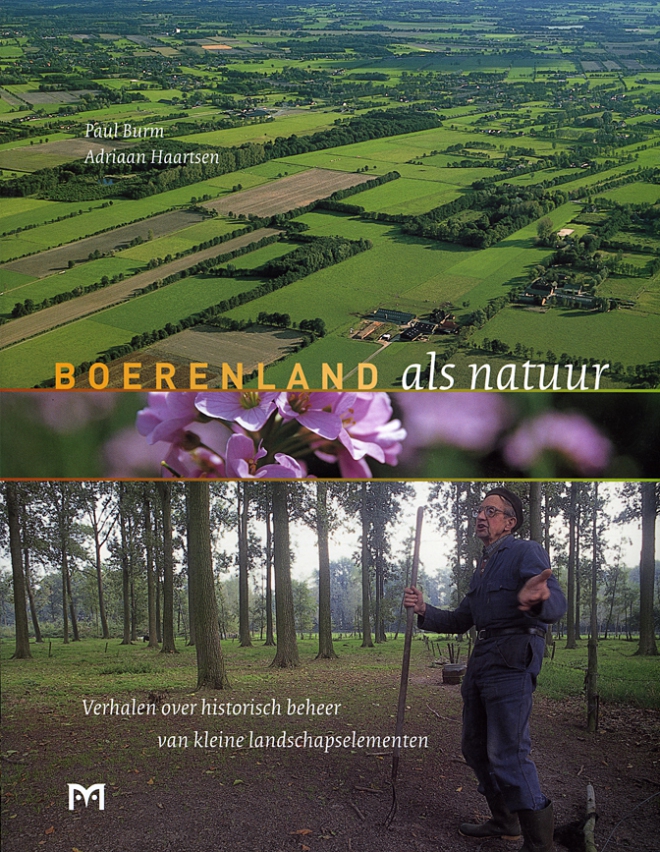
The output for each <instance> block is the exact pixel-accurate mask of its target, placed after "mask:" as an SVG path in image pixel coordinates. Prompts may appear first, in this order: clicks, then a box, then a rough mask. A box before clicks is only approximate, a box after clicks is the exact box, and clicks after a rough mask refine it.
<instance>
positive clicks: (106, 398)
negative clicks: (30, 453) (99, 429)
mask: <svg viewBox="0 0 660 852" xmlns="http://www.w3.org/2000/svg"><path fill="white" fill-rule="evenodd" d="M21 395H22V394H21ZM30 396H31V397H32V398H33V399H34V400H35V401H36V404H37V411H38V413H39V416H40V418H41V420H42V421H43V422H44V423H45V424H46V426H48V427H50V428H51V429H53V430H54V431H55V432H74V431H75V430H76V429H80V428H82V427H83V426H86V425H87V424H88V423H89V422H90V421H93V420H101V419H103V418H104V417H106V416H107V415H108V414H110V413H111V411H112V410H113V408H114V407H115V405H116V403H117V396H116V395H115V394H113V393H108V392H107V391H67V392H66V393H61V392H57V393H36V394H30Z"/></svg>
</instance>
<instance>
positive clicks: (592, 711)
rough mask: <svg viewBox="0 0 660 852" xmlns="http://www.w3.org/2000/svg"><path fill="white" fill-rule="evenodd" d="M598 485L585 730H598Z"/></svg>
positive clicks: (593, 515)
mask: <svg viewBox="0 0 660 852" xmlns="http://www.w3.org/2000/svg"><path fill="white" fill-rule="evenodd" d="M598 509H599V505H598V483H597V482H594V493H593V505H592V508H591V607H590V617H589V642H588V648H587V674H586V677H585V685H586V690H587V730H588V731H590V732H591V733H594V732H595V731H597V730H598V569H599V567H600V565H599V563H600V558H599V555H600V549H599V545H598Z"/></svg>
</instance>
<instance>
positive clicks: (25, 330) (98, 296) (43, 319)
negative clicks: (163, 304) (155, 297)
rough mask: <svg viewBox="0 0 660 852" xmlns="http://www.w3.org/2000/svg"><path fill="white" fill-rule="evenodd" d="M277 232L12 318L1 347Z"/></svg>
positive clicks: (244, 238) (265, 232) (269, 230)
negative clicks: (36, 311) (18, 317)
mask: <svg viewBox="0 0 660 852" xmlns="http://www.w3.org/2000/svg"><path fill="white" fill-rule="evenodd" d="M278 233H280V232H279V231H276V230H275V229H273V228H262V229H260V230H258V231H251V232H250V233H249V234H244V235H243V236H242V237H236V239H233V240H228V241H227V242H226V243H222V244H221V245H219V246H213V247H212V248H209V249H205V250H204V251H200V252H197V253H196V254H190V255H188V256H187V257H182V258H180V259H179V260H173V261H172V263H166V264H164V265H163V266H159V267H157V268H156V269H150V270H149V271H148V272H141V273H140V274H139V275H134V276H133V277H132V278H129V279H127V280H126V281H120V282H118V283H117V284H112V285H111V286H110V287H105V288H104V289H103V290H97V291H96V292H95V293H89V294H88V295H87V296H80V297H78V298H77V299H71V301H69V302H62V304H60V305H54V306H53V307H52V308H45V309H44V310H43V311H39V312H38V313H36V314H31V315H30V316H26V317H21V318H20V319H16V320H12V321H11V322H9V323H7V324H6V325H4V326H3V327H2V337H1V346H2V348H3V349H4V348H6V347H7V346H12V345H13V344H15V343H18V342H19V341H21V340H25V339H26V338H28V337H35V336H36V335H37V334H43V333H44V332H46V331H50V329H52V328H57V326H60V325H64V324H65V323H69V322H72V321H73V320H77V319H81V318H82V317H85V316H88V315H89V314H94V313H96V312H97V311H101V310H104V309H105V308H109V307H111V306H112V305H116V304H117V303H119V302H123V301H125V300H126V299H128V298H130V296H131V295H132V294H133V293H134V292H135V290H139V289H141V288H143V287H147V286H148V285H149V284H153V282H154V281H156V280H157V279H158V278H167V276H168V275H173V274H174V273H175V272H181V270H183V269H189V268H190V267H191V266H194V265H195V264H196V263H199V262H200V261H202V260H207V259H208V258H210V257H217V256H218V255H221V254H226V253H227V252H230V251H235V250H236V249H238V248H242V247H243V246H247V245H250V243H254V242H257V241H258V240H261V239H263V238H264V237H270V236H272V235H273V234H278Z"/></svg>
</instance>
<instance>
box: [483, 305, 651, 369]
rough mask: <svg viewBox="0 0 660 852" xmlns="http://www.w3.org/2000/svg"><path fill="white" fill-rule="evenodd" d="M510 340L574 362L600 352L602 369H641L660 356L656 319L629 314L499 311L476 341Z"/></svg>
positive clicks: (514, 309) (567, 311)
mask: <svg viewBox="0 0 660 852" xmlns="http://www.w3.org/2000/svg"><path fill="white" fill-rule="evenodd" d="M484 337H489V338H491V339H493V338H499V339H500V340H506V341H507V342H508V343H509V345H510V346H512V345H514V344H515V343H521V344H522V345H523V346H532V347H534V348H538V349H539V350H540V351H542V352H543V353H545V352H546V351H547V350H551V351H552V352H554V353H555V354H556V355H557V356H559V355H561V354H562V353H563V352H566V353H567V354H568V355H569V356H570V357H571V358H573V359H575V360H578V359H579V360H581V361H582V360H586V358H587V355H586V353H587V352H597V353H598V360H599V361H600V362H601V363H604V362H606V361H609V363H610V364H613V363H615V362H616V361H620V362H621V363H622V364H623V365H624V366H627V365H628V364H642V363H645V362H646V361H647V360H648V358H649V353H653V352H655V353H657V352H660V323H658V317H657V315H654V314H646V315H644V314H641V313H637V312H633V311H628V310H619V311H611V312H609V313H593V312H588V311H580V310H569V309H566V308H552V309H551V310H549V311H548V312H547V313H538V312H535V311H530V310H526V309H524V308H520V307H509V308H505V309H504V310H503V311H500V313H499V314H497V316H495V317H494V318H493V319H492V320H490V322H489V323H488V324H487V325H486V326H485V328H484V329H482V330H481V331H480V332H479V333H477V334H476V335H475V337H474V341H475V343H477V344H479V343H480V342H481V341H482V340H483V338H484Z"/></svg>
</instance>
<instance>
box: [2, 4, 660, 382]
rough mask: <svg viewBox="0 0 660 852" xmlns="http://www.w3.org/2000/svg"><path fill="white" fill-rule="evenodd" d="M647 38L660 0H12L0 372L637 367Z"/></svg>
mask: <svg viewBox="0 0 660 852" xmlns="http://www.w3.org/2000/svg"><path fill="white" fill-rule="evenodd" d="M659 33H660V7H659V5H658V3H657V2H632V3H624V2H609V0H605V2H601V3H595V2H593V3H592V2H587V0H567V2H564V3H550V2H546V0H531V2H522V3H514V2H510V0H491V2H469V0H461V2H442V0H437V2H436V0H425V2H415V3H412V2H407V0H392V2H390V0H383V2H353V3H343V2H337V3H323V4H315V3H314V2H308V3H297V2H264V3H259V4H250V3H244V2H235V0H226V2H210V3H202V2H195V0H181V2H177V3H172V2H167V0H158V2H152V3H139V4H138V3H128V2H122V1H121V0H120V1H119V2H106V3H99V2H96V0H91V2H85V3H82V2H80V3H77V2H63V3H60V4H57V5H53V4H50V3H47V4H44V3H38V2H31V0H25V2H21V0H9V2H7V3H5V4H4V5H3V9H2V11H1V12H0V238H1V255H0V279H1V283H0V323H2V329H1V330H0V386H2V387H3V388H32V387H56V388H61V389H70V388H74V387H75V388H94V389H105V388H131V389H137V388H155V389H164V390H169V389H179V388H188V387H195V388H201V389H205V388H210V389H213V388H225V389H226V388H231V387H236V386H239V387H242V386H243V385H244V386H245V387H278V388H288V387H295V388H297V389H300V388H303V389H304V388H306V387H308V388H321V387H328V388H339V389H341V388H344V387H345V388H358V389H360V388H362V389H364V388H366V389H369V388H373V387H378V388H383V389H389V388H391V389H401V390H452V389H454V390H456V389H475V390H491V389H492V390H542V391H543V390H551V391H571V390H579V391H588V390H602V389H607V390H618V389H649V388H654V387H657V386H658V383H659V381H660V360H659V359H660V48H659V46H658V35H659ZM135 365H138V366H135Z"/></svg>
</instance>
